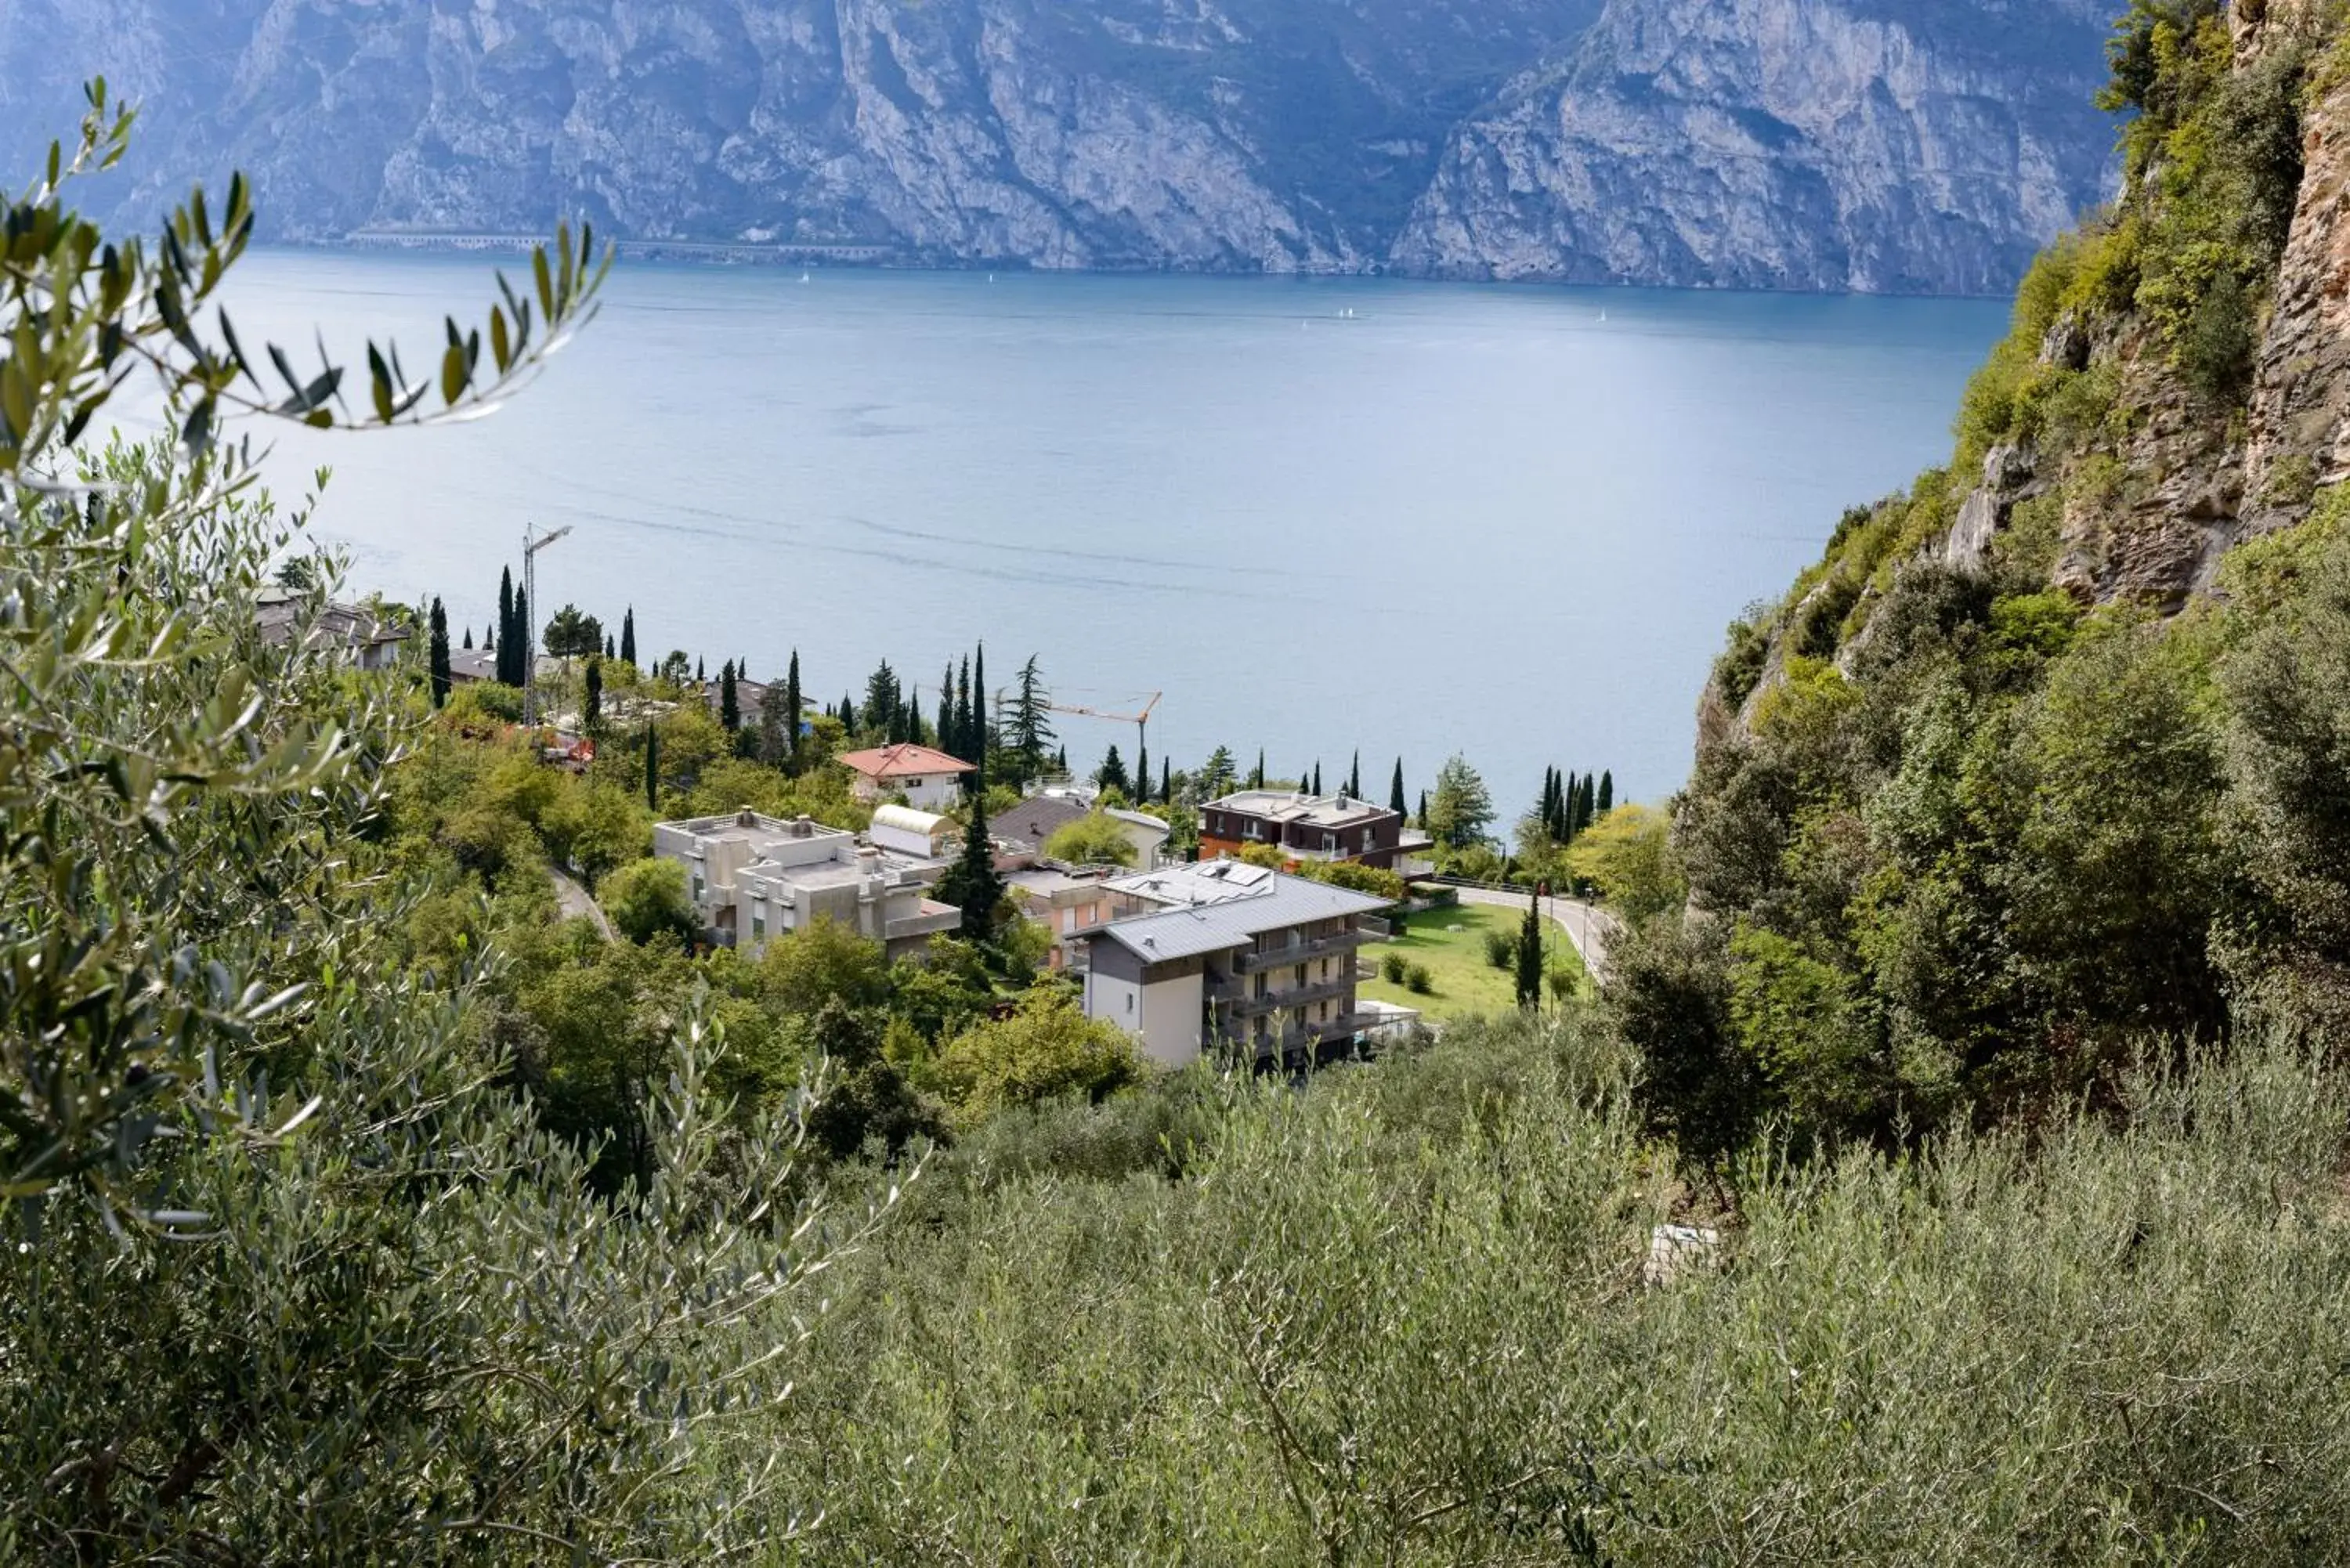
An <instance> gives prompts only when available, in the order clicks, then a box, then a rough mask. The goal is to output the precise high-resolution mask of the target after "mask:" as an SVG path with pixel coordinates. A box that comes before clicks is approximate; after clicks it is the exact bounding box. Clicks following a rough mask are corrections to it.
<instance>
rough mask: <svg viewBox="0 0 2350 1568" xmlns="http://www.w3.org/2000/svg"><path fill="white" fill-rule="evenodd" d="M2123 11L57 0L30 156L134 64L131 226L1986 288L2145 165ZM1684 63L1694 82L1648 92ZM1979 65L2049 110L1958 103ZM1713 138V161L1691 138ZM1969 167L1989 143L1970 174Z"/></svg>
mask: <svg viewBox="0 0 2350 1568" xmlns="http://www.w3.org/2000/svg"><path fill="white" fill-rule="evenodd" d="M2098 10H2099V5H2095V4H2086V3H2085V0H2043V4H2041V5H2032V6H2016V5H2011V4H2009V3H2008V0H1946V3H1944V4H1941V5H1936V6H1933V7H1930V8H1929V9H1927V10H1925V11H1920V12H1917V13H1916V15H1915V16H1914V17H1913V18H1912V19H1911V20H1909V21H1903V20H1900V19H1899V18H1898V17H1894V16H1892V15H1891V13H1890V11H1889V10H1888V8H1887V7H1885V6H1883V5H1875V4H1872V0H1737V4H1735V5H1721V6H1713V5H1703V4H1700V3H1699V0H1606V3H1605V4H1602V0H1106V3H1105V4H1103V5H1098V6H1096V7H1091V8H1088V9H1086V10H1084V11H1076V10H1071V9H1069V8H1067V7H1059V6H1055V5H1050V4H1047V3H1045V0H938V3H936V4H931V5H920V6H914V5H900V4H894V3H891V0H838V3H837V4H831V3H827V4H822V5H819V4H817V3H816V0H640V3H633V4H628V5H619V4H612V5H573V4H569V3H567V0H473V3H472V4H470V5H456V4H453V3H450V0H440V3H435V4H421V3H419V0H404V3H395V4H381V3H369V0H97V3H96V4H90V3H88V0H18V3H17V4H16V5H15V6H14V7H13V10H12V15H11V16H10V19H9V26H7V27H6V28H5V31H0V78H5V81H6V82H7V83H8V84H9V85H8V86H6V87H5V88H0V145H5V150H6V151H10V152H12V153H13V154H15V155H16V157H17V158H18V159H19V160H20V161H21V160H23V159H25V158H27V157H29V156H31V155H33V154H34V153H35V151H36V150H37V148H38V146H39V145H40V144H41V143H42V142H43V141H44V140H46V139H47V137H48V136H51V135H54V134H56V133H57V131H59V130H61V129H63V121H64V120H65V119H67V118H68V116H69V114H70V112H71V111H72V105H73V103H74V99H75V94H74V90H73V89H74V88H75V86H76V84H77V83H78V80H79V78H80V76H81V75H83V74H94V73H96V72H99V71H103V72H105V73H106V74H107V75H108V76H109V78H111V79H112V81H113V84H114V86H115V87H116V88H117V89H118V91H119V92H120V93H121V94H123V95H125V96H129V97H132V98H136V99H140V100H141V101H142V102H143V104H144V105H145V108H146V112H147V115H148V119H149V122H150V135H149V137H148V139H147V142H146V145H147V146H148V147H149V148H151V149H155V150H157V151H154V152H153V153H152V154H151V161H149V162H147V163H144V164H142V165H141V166H140V169H138V170H137V171H135V172H134V174H133V176H132V178H131V180H130V182H129V186H130V189H129V190H128V192H126V194H125V195H124V197H123V199H122V201H121V203H120V208H119V209H118V211H117V212H116V213H113V214H110V215H112V216H115V217H117V218H122V219H131V220H137V221H142V222H143V221H151V218H152V216H153V215H154V213H155V212H156V211H157V210H158V208H159V205H160V203H161V201H162V199H163V197H164V196H165V194H166V193H168V192H172V191H174V190H177V189H179V188H181V187H182V185H184V184H185V183H186V182H188V181H189V180H191V179H198V178H201V179H205V180H208V181H213V182H217V181H219V180H220V179H223V178H224V177H225V174H226V172H227V171H228V170H229V169H230V168H231V167H236V168H241V169H243V170H244V171H246V172H247V174H248V175H249V176H250V178H251V179H252V180H253V182H254V185H255V192H256V195H257V196H258V197H259V198H260V200H259V207H260V210H261V211H262V212H263V213H265V214H267V215H268V216H267V221H268V222H270V223H272V224H273V225H274V226H273V227H272V228H271V229H269V230H267V231H266V232H265V234H264V237H265V238H268V239H273V240H281V241H287V242H292V243H307V244H320V243H328V244H331V243H335V242H338V241H340V240H342V239H343V238H345V237H347V236H348V234H351V233H353V232H355V231H362V230H366V231H375V230H390V231H401V230H405V231H411V232H448V231H467V232H472V231H492V232H515V233H536V232H539V231H541V230H543V229H545V228H546V226H548V225H549V224H550V223H552V222H553V221H554V219H555V218H556V216H558V215H578V216H585V217H587V218H589V219H591V220H592V221H594V222H595V223H597V224H598V227H599V228H600V229H602V230H604V231H605V232H606V233H608V234H612V235H614V236H616V237H621V238H627V239H634V240H642V241H649V242H658V241H671V242H693V243H717V244H834V245H855V246H878V247H882V248H884V249H886V250H887V251H888V252H889V254H890V255H891V256H893V257H894V258H895V259H898V260H900V261H903V262H907V263H911V264H918V265H988V266H1002V265H1034V266H1039V267H1052V268H1090V269H1158V268H1174V269H1180V270H1196V271H1230V272H1298V271H1309V272H1357V273H1368V272H1401V273H1405V274H1409V275H1432V276H1474V277H1503V278H1548V279H1565V280H1572V281H1579V282H1610V283H1633V284H1668V285H1677V286H1764V287H1788V288H1802V289H1819V288H1827V289H1854V288H1856V289H1862V290H1871V291H1900V292H1945V293H1981V292H1984V291H1986V290H1992V289H2003V288H2005V287H2007V286H2011V285H2012V281H2013V275H2015V274H2017V273H2019V272H2020V270H2021V268H2022V265H2023V263H2024V261H2025V260H2027V259H2028V258H2029V256H2030V254H2032V253H2033V250H2035V249H2036V248H2037V247H2038V246H2039V245H2040V244H2043V243H2044V242H2045V241H2046V240H2047V239H2048V238H2049V237H2051V236H2052V235H2053V234H2054V233H2055V232H2056V231H2057V230H2059V229H2060V228H2062V227H2063V226H2064V224H2065V223H2069V222H2070V221H2071V219H2072V218H2073V217H2074V215H2075V213H2078V212H2079V211H2080V210H2081V209H2082V208H2084V207H2086V206H2089V205H2091V204H2094V203H2095V202H2096V201H2098V200H2099V199H2101V197H2102V196H2103V195H2104V194H2105V193H2106V190H2107V189H2108V187H2109V183H2110V174H2109V164H2110V144H2111V139H2112V131H2111V128H2110V125H2109V123H2107V122H2106V121H2104V120H2103V119H2100V118H2099V117H2096V116H2095V115H2094V114H2091V113H2088V112H2086V111H2084V110H2082V109H2079V108H2078V107H2077V106H2078V105H2079V103H2080V102H2081V101H2082V100H2083V99H2084V98H2085V88H2084V87H2083V86H2082V85H2081V84H2082V83H2083V82H2084V81H2085V80H2086V79H2088V78H2090V77H2091V76H2094V74H2095V71H2096V68H2097V61H2098V60H2099V58H2100V51H2101V47H2102V38H2103V27H2102V25H2101V24H2100V22H2099V20H2098ZM2019 11H2022V12H2029V13H2031V14H2033V15H2034V16H2039V17H2041V18H2042V22H2043V25H2042V26H2037V27H2033V28H2028V29H2022V30H2019V29H2017V28H2015V27H2014V26H2011V25H2010V18H2011V16H2012V14H2013V13H2016V12H2019ZM1864 38H1865V39H1872V40H1875V45H1874V47H1873V51H1872V50H1870V49H1857V51H1856V46H1855V45H1854V40H1856V39H1864ZM1791 39H1793V40H1797V41H1798V42H1799V43H1800V41H1801V40H1804V39H1809V40H1812V41H1813V44H1812V45H1804V46H1802V47H1814V46H1816V45H1818V44H1819V43H1820V41H1822V40H1825V41H1828V42H1830V43H1833V44H1834V45H1835V47H1836V48H1837V49H1842V50H1844V51H1846V57H1845V58H1844V64H1845V66H1846V67H1848V69H1847V71H1846V76H1847V77H1848V78H1849V79H1848V80H1845V81H1842V82H1840V83H1836V84H1827V85H1828V86H1832V87H1833V90H1834V91H1835V92H1837V93H1842V94H1844V95H1845V96H1846V97H1847V98H1849V97H1850V96H1851V95H1852V94H1854V93H1858V94H1859V95H1860V96H1861V98H1862V99H1863V100H1865V102H1866V103H1867V104H1869V105H1873V106H1876V107H1877V112H1876V113H1875V114H1874V116H1873V118H1871V119H1870V123H1871V124H1872V125H1873V127H1874V129H1875V132H1876V140H1875V142H1874V143H1872V146H1873V149H1874V161H1857V160H1856V159H1854V158H1853V157H1851V156H1848V155H1839V154H1837V153H1836V152H1835V149H1834V147H1833V146H1832V145H1831V144H1832V143H1833V142H1835V140H1837V139H1839V138H1842V137H1845V136H1846V135H1847V133H1848V132H1849V130H1850V129H1851V127H1852V125H1853V124H1854V123H1855V122H1856V121H1855V118H1854V116H1853V115H1852V114H1850V113H1846V112H1839V111H1837V110H1836V109H1835V106H1834V105H1833V104H1831V103H1829V102H1828V101H1827V100H1826V99H1825V98H1820V99H1816V100H1807V99H1806V92H1807V88H1805V86H1804V82H1803V80H1802V79H1801V78H1800V73H1798V74H1796V75H1791V74H1790V72H1789V70H1788V68H1787V67H1790V66H1791V65H1794V64H1795V63H1797V60H1798V56H1799V55H1800V53H1801V52H1802V51H1801V48H1800V47H1799V48H1797V50H1796V52H1795V53H1794V54H1791V53H1790V47H1791V46H1790V40H1791ZM2027 44H2028V45H2029V47H2026V45H2027ZM1642 50H1645V51H1647V52H1646V53H1645V54H1644V53H1641V51H1642ZM1653 59H1661V60H1664V61H1666V62H1668V63H1669V66H1670V67H1671V71H1672V73H1673V78H1674V79H1675V80H1678V81H1679V82H1681V83H1682V84H1683V85H1684V87H1685V88H1686V90H1685V91H1682V92H1681V93H1680V94H1679V97H1678V98H1676V97H1675V96H1673V95H1670V94H1668V95H1664V96H1662V97H1659V96H1656V95H1647V96H1645V97H1644V95H1643V94H1642V92H1641V91H1639V90H1638V88H1639V83H1640V81H1641V80H1642V78H1643V73H1644V71H1647V69H1648V65H1649V64H1651V63H1652V61H1653ZM1548 83H1564V84H1568V85H1571V86H1572V87H1573V88H1574V95H1573V99H1572V101H1563V100H1561V99H1560V98H1559V96H1558V93H1557V92H1556V91H1555V90H1552V89H1546V88H1545V87H1544V84H1548ZM1921 83H1922V84H1924V85H1923V86H1922V87H1919V86H1918V84H1921ZM1959 86H1963V87H1965V88H1967V90H1968V93H1969V94H1970V95H1971V96H1970V99H1969V102H1970V103H1973V104H1974V105H1976V107H1977V108H1978V109H1980V106H1981V105H1983V104H1991V103H1994V102H1996V101H1997V100H1999V99H2002V97H2004V98H2007V99H2012V100H2013V101H2014V102H2015V103H2016V104H2018V105H2021V106H2022V107H2021V108H2020V109H2015V110H2013V111H2011V112H2005V113H2000V112H1976V113H1972V114H1968V113H1954V112H1953V111H1952V109H1951V106H1950V100H1951V99H1952V98H1953V94H1954V92H1955V91H1956V88H1957V87H1959ZM1824 90H1825V88H1824ZM1545 91H1547V92H1548V96H1547V97H1545V96H1544V94H1545ZM1692 126H1700V127H1701V128H1703V129H1704V130H1706V135H1705V136H1704V137H1700V138H1698V139H1696V140H1692V141H1691V146H1692V148H1693V149H1694V151H1693V152H1692V154H1691V156H1690V157H1689V158H1687V159H1680V160H1677V159H1675V158H1673V157H1670V156H1664V157H1659V154H1658V153H1657V151H1656V144H1657V143H1658V142H1659V140H1660V139H1666V138H1671V137H1677V136H1682V135H1684V134H1685V133H1686V132H1687V131H1689V130H1690V128H1691V127H1692ZM1774 127H1776V128H1779V129H1778V130H1773V128H1774ZM1741 139H1743V140H1741ZM1709 140H1711V142H1712V143H1715V145H1712V146H1711V148H1709V145H1708V142H1709ZM1758 159H1759V160H1761V163H1760V165H1758V166H1757V168H1756V170H1755V172H1754V177H1753V178H1751V179H1745V180H1737V179H1725V177H1724V176H1725V171H1734V170H1735V169H1736V168H1737V167H1738V166H1739V161H1740V160H1747V161H1754V160H1758ZM1953 160H1957V161H1971V162H1974V163H1980V164H1981V168H1982V169H1983V170H1984V171H1985V172H1984V173H1983V175H1982V177H1981V179H1980V180H1979V181H1976V182H1973V183H1972V184H1967V183H1965V182H1958V183H1956V184H1954V183H1952V182H1949V181H1947V180H1944V179H1941V178H1939V176H1938V175H1937V173H1936V171H1937V169H1938V167H1939V166H1940V165H1945V164H1948V163H1950V162H1951V161H1953ZM1823 169H1830V170H1835V171H1842V172H1841V177H1840V182H1837V183H1836V190H1835V193H1834V199H1832V200H1827V201H1821V200H1816V199H1814V195H1815V192H1814V186H1815V185H1816V184H1817V182H1818V171H1821V170H1823ZM1905 192H1907V194H1905ZM2009 192H2012V193H2009ZM1715 222H1721V225H1722V226H1721V240H1720V243H1718V244H1711V245H1708V244H1690V243H1689V237H1690V235H1692V234H1696V233H1697V232H1698V231H1699V230H1700V229H1702V228H1703V227H1704V226H1705V225H1706V224H1708V223H1715Z"/></svg>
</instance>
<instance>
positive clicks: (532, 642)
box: [522, 523, 571, 744]
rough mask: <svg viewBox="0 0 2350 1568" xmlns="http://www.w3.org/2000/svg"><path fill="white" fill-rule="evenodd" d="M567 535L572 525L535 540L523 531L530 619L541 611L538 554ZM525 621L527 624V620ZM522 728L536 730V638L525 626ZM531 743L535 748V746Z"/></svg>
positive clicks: (524, 578)
mask: <svg viewBox="0 0 2350 1568" xmlns="http://www.w3.org/2000/svg"><path fill="white" fill-rule="evenodd" d="M570 532H571V524H568V523H567V524H564V525H563V526H562V527H560V528H557V529H556V530H554V531H553V532H551V533H546V534H541V535H538V537H536V539H534V538H532V537H531V533H530V530H529V529H528V528H525V529H524V530H523V531H522V597H523V603H524V604H525V606H526V607H528V609H529V612H530V615H534V616H535V615H536V614H538V613H539V612H540V610H541V608H542V606H541V605H540V604H539V602H538V553H539V552H540V551H541V550H544V549H546V547H547V546H548V545H552V544H554V543H555V542H556V540H557V539H560V538H562V537H563V536H564V535H566V534H568V533H570ZM524 619H525V621H527V620H528V619H529V616H525V618H524ZM522 727H523V728H524V729H525V730H535V729H536V728H537V727H538V653H537V636H536V633H534V632H533V631H532V630H531V628H529V626H528V625H525V626H524V627H523V628H522ZM532 743H533V744H536V742H532Z"/></svg>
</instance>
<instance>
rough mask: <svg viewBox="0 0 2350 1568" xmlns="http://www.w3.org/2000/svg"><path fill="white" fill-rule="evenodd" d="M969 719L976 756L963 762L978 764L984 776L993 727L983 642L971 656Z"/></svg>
mask: <svg viewBox="0 0 2350 1568" xmlns="http://www.w3.org/2000/svg"><path fill="white" fill-rule="evenodd" d="M971 717H972V732H971V748H972V751H973V752H974V753H977V755H975V756H968V757H965V758H964V759H963V761H964V762H967V763H978V764H979V767H980V770H981V772H982V773H983V774H984V773H985V771H986V769H987V753H988V752H989V751H990V750H992V749H993V747H994V745H995V726H994V725H993V723H992V722H990V719H989V710H988V706H987V644H985V643H981V644H980V645H979V647H978V648H977V649H976V650H974V651H973V653H972V665H971Z"/></svg>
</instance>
